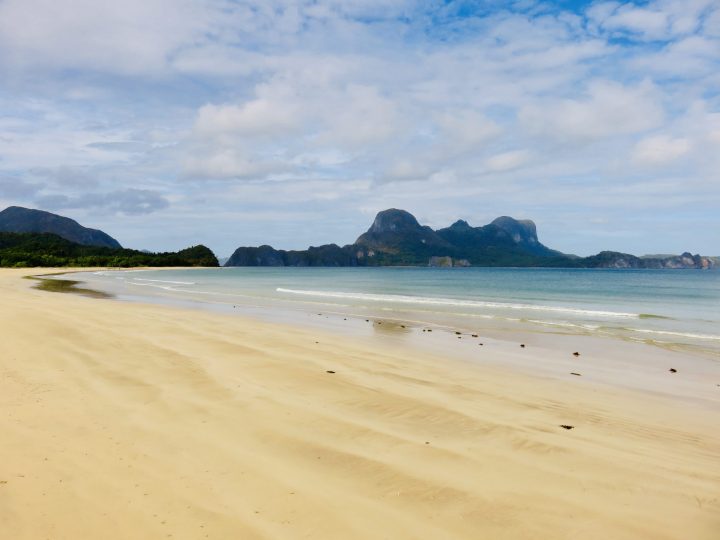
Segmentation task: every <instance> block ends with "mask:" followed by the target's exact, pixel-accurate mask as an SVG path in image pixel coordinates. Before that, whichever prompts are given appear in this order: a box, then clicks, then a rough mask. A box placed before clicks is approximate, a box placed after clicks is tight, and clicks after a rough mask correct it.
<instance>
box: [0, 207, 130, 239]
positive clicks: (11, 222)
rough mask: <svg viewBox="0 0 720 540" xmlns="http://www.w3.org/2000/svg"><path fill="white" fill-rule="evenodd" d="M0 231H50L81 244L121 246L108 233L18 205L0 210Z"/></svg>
mask: <svg viewBox="0 0 720 540" xmlns="http://www.w3.org/2000/svg"><path fill="white" fill-rule="evenodd" d="M0 232H11V233H50V234H55V235H57V236H59V237H60V238H64V239H65V240H68V241H70V242H74V243H75V244H80V245H83V246H99V247H107V248H114V249H120V248H122V246H121V245H120V243H119V242H118V241H117V240H115V239H114V238H113V237H111V236H110V235H108V234H105V233H104V232H102V231H99V230H97V229H89V228H87V227H83V226H82V225H80V224H79V223H78V222H77V221H75V220H73V219H70V218H66V217H63V216H58V215H57V214H51V213H50V212H45V211H43V210H33V209H31V208H22V207H20V206H10V207H8V208H6V209H5V210H3V211H2V212H0Z"/></svg>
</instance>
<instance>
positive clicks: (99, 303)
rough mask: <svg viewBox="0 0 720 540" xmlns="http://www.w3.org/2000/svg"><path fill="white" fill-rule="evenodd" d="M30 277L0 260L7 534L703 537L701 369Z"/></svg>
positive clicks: (718, 500) (706, 516) (0, 498)
mask: <svg viewBox="0 0 720 540" xmlns="http://www.w3.org/2000/svg"><path fill="white" fill-rule="evenodd" d="M34 273H38V272H37V271H33V270H27V269H24V270H8V269H2V270H0V298H1V299H2V301H1V302H0V328H1V329H2V334H1V335H2V339H1V340H0V434H1V437H0V523H1V524H2V534H0V536H1V537H2V538H8V539H14V540H20V539H46V538H47V539H52V540H59V539H72V540H75V539H84V538H88V539H90V538H92V539H99V538H102V539H145V538H147V539H155V538H175V539H203V538H211V539H254V538H288V539H292V538H314V539H317V538H321V539H324V538H327V539H340V538H342V539H350V538H358V539H375V538H378V539H381V538H387V539H400V538H402V539H405V538H427V539H444V538H448V539H451V538H452V539H455V538H468V539H470V538H472V539H477V538H492V539H504V538H507V539H511V538H512V539H563V538H583V539H595V538H596V539H608V538H612V539H615V540H621V539H639V538H647V539H708V540H709V539H716V538H719V537H720V429H719V428H720V401H718V397H714V395H713V389H714V390H717V394H718V396H720V386H718V385H720V380H717V381H716V380H708V376H709V375H708V372H707V371H703V372H696V373H693V372H692V369H689V370H688V369H686V370H684V371H683V370H680V371H679V372H678V373H675V374H668V373H667V370H666V369H665V368H663V369H662V371H661V372H659V373H657V375H656V377H657V378H658V379H661V378H662V380H669V381H677V384H678V388H681V389H682V392H680V394H681V395H680V394H679V395H673V393H672V392H668V391H653V390H652V389H648V390H645V391H643V390H640V389H637V390H633V389H629V388H624V387H622V386H618V387H613V386H611V385H609V384H600V383H598V384H593V383H592V381H588V380H587V379H586V378H583V377H577V376H567V377H565V378H564V379H562V378H558V377H553V376H549V375H548V374H547V373H542V374H541V375H534V374H532V373H531V372H529V370H523V369H519V368H505V369H503V368H502V367H501V366H500V365H499V363H498V362H496V363H492V364H480V363H472V362H466V361H462V360H460V359H458V358H454V357H452V358H451V357H449V356H447V357H446V356H443V355H442V354H441V353H440V352H438V350H436V349H432V350H428V351H427V352H422V351H421V347H415V348H411V347H400V346H397V347H395V346H392V343H390V342H388V341H387V340H379V339H368V338H360V337H352V336H343V335H339V334H337V333H332V332H329V331H322V330H321V329H317V330H316V329H309V328H302V327H297V326H291V325H287V324H272V323H268V322H262V321H256V320H252V319H248V318H246V317H241V316H232V315H223V314H215V313H206V312H202V311H199V310H187V309H178V308H173V307H167V306H158V305H145V304H131V303H124V302H118V301H115V300H111V299H97V298H86V297H82V296H78V295H72V294H57V293H52V292H45V291H40V290H36V289H33V288H32V286H33V282H32V281H29V280H26V279H22V277H23V276H25V275H29V274H34ZM616 348H617V349H618V350H619V351H620V349H621V344H620V343H619V342H610V341H608V343H607V344H605V345H604V346H603V348H602V350H603V353H604V354H606V355H607V356H608V358H613V357H614V356H615V349H616ZM549 350H551V349H548V348H546V347H538V348H537V350H535V349H532V348H530V349H528V350H527V351H526V352H527V353H528V355H532V358H533V361H535V362H537V363H538V364H539V365H540V364H543V362H544V360H547V361H548V362H552V361H553V359H551V358H545V356H547V355H548V354H549V353H548V352H547V351H549ZM643 351H644V353H643V354H646V355H653V354H657V349H653V348H652V347H645V348H644V349H643ZM496 354H497V355H502V354H504V353H503V351H502V350H501V349H500V348H499V349H498V352H497V353H496ZM508 354H509V353H508ZM567 354H568V355H570V351H567ZM618 354H620V355H621V354H625V353H623V351H620V352H619V353H618ZM664 354H671V353H670V352H668V351H665V352H664ZM498 360H502V358H500V357H499V358H498ZM568 361H570V360H568ZM575 361H576V362H578V363H579V365H581V366H583V364H580V362H583V361H585V359H584V358H583V357H581V359H578V360H575ZM639 364H640V365H646V364H643V363H642V362H640V363H639ZM513 365H515V364H513ZM583 369H586V368H585V366H583ZM565 371H567V370H565ZM716 373H717V372H716ZM628 376H629V377H630V376H631V375H628ZM617 377H618V379H620V378H622V377H623V375H622V374H617ZM669 377H676V379H669ZM668 384H674V383H668ZM695 390H696V391H695ZM683 396H695V398H696V399H686V398H684V397H683ZM563 425H566V426H572V429H565V428H563V427H562V426H563Z"/></svg>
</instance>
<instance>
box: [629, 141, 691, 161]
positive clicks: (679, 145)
mask: <svg viewBox="0 0 720 540" xmlns="http://www.w3.org/2000/svg"><path fill="white" fill-rule="evenodd" d="M690 148H691V144H690V141H689V140H688V139H685V138H671V137H668V136H667V135H654V136H652V137H646V138H644V139H642V140H640V141H639V142H638V143H637V144H636V145H635V149H634V151H633V159H635V160H636V161H638V162H640V163H642V164H648V165H662V164H666V163H670V162H672V161H675V160H676V159H678V158H681V157H682V156H684V155H686V154H687V153H688V152H689V151H690Z"/></svg>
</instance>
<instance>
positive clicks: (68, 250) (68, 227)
mask: <svg viewBox="0 0 720 540" xmlns="http://www.w3.org/2000/svg"><path fill="white" fill-rule="evenodd" d="M0 266H2V267H15V268H23V267H36V266H42V267H66V266H70V267H93V266H98V267H120V268H130V267H138V266H153V267H161V266H211V267H212V266H219V264H218V260H217V258H216V257H215V254H214V253H213V252H212V251H211V250H210V249H209V248H207V247H205V246H203V245H199V246H192V247H189V248H187V249H183V250H181V251H178V252H166V253H148V252H146V251H138V250H134V249H125V248H123V247H122V246H121V245H120V243H119V242H118V241H117V240H115V239H114V238H112V237H111V236H110V235H108V234H106V233H104V232H103V231H98V230H96V229H89V228H87V227H83V226H82V225H80V224H79V223H77V222H76V221H74V220H72V219H70V218H66V217H63V216H58V215H56V214H52V213H50V212H44V211H42V210H34V209H31V208H22V207H19V206H11V207H9V208H6V209H5V210H3V211H2V212H0Z"/></svg>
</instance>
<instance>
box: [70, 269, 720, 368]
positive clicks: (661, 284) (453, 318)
mask: <svg viewBox="0 0 720 540" xmlns="http://www.w3.org/2000/svg"><path fill="white" fill-rule="evenodd" d="M83 279H84V280H86V281H87V282H89V283H92V284H93V286H94V287H96V288H100V289H102V290H106V291H108V292H112V293H114V294H117V295H118V296H120V297H125V298H133V299H137V298H139V299H156V300H163V301H172V300H173V299H175V300H183V301H188V300H190V301H193V302H199V303H200V304H201V305H202V304H205V305H207V306H208V307H212V306H213V305H215V306H218V305H226V306H227V305H232V306H236V307H237V308H243V307H244V308H253V309H258V308H260V309H263V308H267V309H269V310H272V309H279V308H282V309H283V310H285V311H288V310H289V311H299V312H305V313H307V312H314V311H318V310H323V311H326V312H332V313H336V314H348V315H355V316H372V317H382V318H386V319H396V320H399V321H408V322H412V323H415V324H441V325H446V326H455V327H459V328H464V329H469V330H482V329H483V328H491V327H492V328H507V329H510V330H516V329H520V330H523V331H528V332H555V333H571V334H589V335H598V336H613V337H617V338H622V339H625V340H631V341H643V342H649V343H654V344H657V345H660V346H667V347H671V348H677V347H687V348H689V349H691V350H698V351H701V352H708V353H710V354H711V355H713V356H715V355H720V272H714V271H699V270H595V269H593V270H589V269H536V268H522V269H515V268H452V269H445V268H221V269H190V270H148V271H144V270H143V271H127V272H116V271H107V272H96V273H93V274H86V275H85V277H83Z"/></svg>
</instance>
